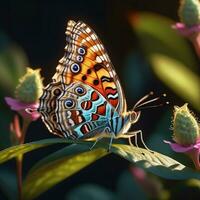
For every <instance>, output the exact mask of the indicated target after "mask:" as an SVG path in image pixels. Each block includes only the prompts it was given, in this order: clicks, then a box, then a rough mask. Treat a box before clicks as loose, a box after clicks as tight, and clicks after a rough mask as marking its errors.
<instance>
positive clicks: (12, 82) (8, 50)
mask: <svg viewBox="0 0 200 200" xmlns="http://www.w3.org/2000/svg"><path fill="white" fill-rule="evenodd" d="M2 40H5V37H3V35H2V34H0V41H2ZM27 66H29V64H28V60H27V57H26V55H25V53H24V51H23V50H22V49H21V48H20V47H19V46H17V45H16V44H12V43H10V42H9V40H8V39H7V40H6V41H5V42H4V45H3V48H1V49H0V71H1V73H0V86H1V87H2V88H4V89H5V90H6V91H7V90H9V92H10V93H11V94H12V93H13V92H14V89H15V87H16V85H17V83H18V79H19V77H21V76H22V75H23V74H24V72H25V67H27Z"/></svg>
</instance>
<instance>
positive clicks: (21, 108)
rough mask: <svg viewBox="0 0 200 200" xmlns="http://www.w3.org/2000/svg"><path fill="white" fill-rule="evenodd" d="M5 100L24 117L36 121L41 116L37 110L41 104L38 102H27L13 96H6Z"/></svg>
mask: <svg viewBox="0 0 200 200" xmlns="http://www.w3.org/2000/svg"><path fill="white" fill-rule="evenodd" d="M5 101H6V103H7V104H8V105H9V106H10V109H11V110H14V111H17V112H18V113H19V114H20V115H21V116H22V117H23V118H24V119H28V120H30V121H35V120H37V119H38V118H39V117H40V114H39V112H37V108H38V106H39V104H38V103H36V102H34V103H25V102H22V101H20V100H18V99H14V98H11V97H5Z"/></svg>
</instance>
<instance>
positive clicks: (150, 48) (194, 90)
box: [130, 13, 200, 110]
mask: <svg viewBox="0 0 200 200" xmlns="http://www.w3.org/2000/svg"><path fill="white" fill-rule="evenodd" d="M130 21H131V23H132V26H133V28H134V30H135V32H136V33H137V35H138V37H139V39H140V43H141V45H142V48H143V50H144V52H145V54H146V56H147V59H148V61H149V62H150V64H151V66H152V69H153V71H154V73H155V74H156V75H157V77H158V78H159V79H160V80H161V81H163V82H164V83H165V84H166V85H167V86H168V87H169V88H171V89H172V90H173V91H174V92H175V93H177V94H178V95H179V96H180V97H182V98H183V99H184V100H185V101H187V102H189V103H191V104H192V105H193V106H194V107H195V108H196V109H197V110H199V109H200V107H199V100H200V93H199V89H200V86H199V85H200V78H199V76H198V75H196V74H195V71H196V67H197V66H198V65H197V63H196V61H195V57H194V56H193V54H192V51H191V49H190V47H189V45H188V44H187V43H186V40H184V39H183V38H182V37H180V35H178V34H177V33H176V32H175V31H174V30H172V28H171V25H172V24H173V22H172V21H171V20H169V19H168V18H165V17H162V16H159V15H155V14H151V13H140V14H138V15H137V16H133V17H131V18H130ZM191 80H192V81H191Z"/></svg>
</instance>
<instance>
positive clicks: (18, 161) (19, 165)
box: [16, 119, 30, 200]
mask: <svg viewBox="0 0 200 200" xmlns="http://www.w3.org/2000/svg"><path fill="white" fill-rule="evenodd" d="M29 124H30V121H28V120H26V119H23V125H22V129H21V137H20V139H19V144H24V140H25V135H26V131H27V128H28V126H29ZM22 165H23V154H21V155H19V156H18V157H17V158H16V166H17V184H18V199H19V200H22Z"/></svg>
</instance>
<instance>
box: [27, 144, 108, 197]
mask: <svg viewBox="0 0 200 200" xmlns="http://www.w3.org/2000/svg"><path fill="white" fill-rule="evenodd" d="M106 154H108V152H107V150H105V149H102V148H98V149H94V150H91V151H86V152H82V153H79V154H75V155H71V156H67V157H62V158H60V159H57V160H54V161H52V162H48V163H47V164H46V165H43V166H41V167H39V168H37V169H35V170H31V172H30V173H29V174H28V176H27V177H26V179H25V181H24V183H23V199H24V200H31V199H34V198H36V197H37V196H39V195H40V194H41V193H43V192H45V191H46V190H48V189H49V188H51V187H53V186H54V185H55V184H57V183H59V182H60V181H62V180H64V179H66V178H67V177H69V176H71V175H73V174H74V173H76V172H78V171H79V170H81V169H82V168H84V167H86V166H88V165H89V164H91V163H93V162H94V161H96V160H98V159H100V158H101V157H103V156H105V155H106Z"/></svg>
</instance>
